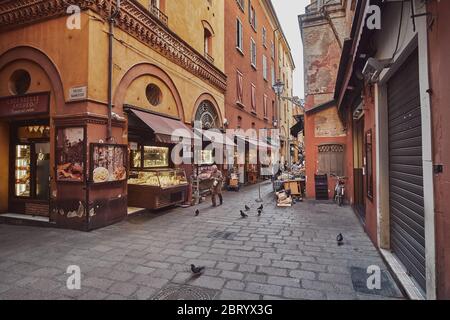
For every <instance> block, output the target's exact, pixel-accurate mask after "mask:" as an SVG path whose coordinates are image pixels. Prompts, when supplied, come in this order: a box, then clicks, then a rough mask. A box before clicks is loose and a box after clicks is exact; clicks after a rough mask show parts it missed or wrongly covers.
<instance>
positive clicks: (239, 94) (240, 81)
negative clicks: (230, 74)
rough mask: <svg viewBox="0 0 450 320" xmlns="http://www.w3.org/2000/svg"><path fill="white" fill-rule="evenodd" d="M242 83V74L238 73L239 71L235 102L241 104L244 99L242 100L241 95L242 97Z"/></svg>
mask: <svg viewBox="0 0 450 320" xmlns="http://www.w3.org/2000/svg"><path fill="white" fill-rule="evenodd" d="M243 82H244V78H243V76H242V73H240V72H239V71H237V81H236V84H237V102H240V103H243V102H244V99H243V95H244V86H243V84H244V83H243Z"/></svg>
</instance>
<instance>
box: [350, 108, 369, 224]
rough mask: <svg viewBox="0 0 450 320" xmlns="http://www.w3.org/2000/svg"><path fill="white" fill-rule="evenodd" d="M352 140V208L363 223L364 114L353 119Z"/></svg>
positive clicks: (364, 212) (364, 215) (364, 214)
mask: <svg viewBox="0 0 450 320" xmlns="http://www.w3.org/2000/svg"><path fill="white" fill-rule="evenodd" d="M353 130H354V134H353V137H354V141H353V148H354V149H353V156H354V159H353V160H354V161H353V163H354V168H353V177H354V184H353V185H354V197H355V201H354V208H355V211H356V212H357V213H358V215H359V217H360V218H361V220H362V221H363V223H365V221H366V208H365V207H366V205H365V197H364V175H365V172H364V116H362V117H360V118H359V119H354V121H353Z"/></svg>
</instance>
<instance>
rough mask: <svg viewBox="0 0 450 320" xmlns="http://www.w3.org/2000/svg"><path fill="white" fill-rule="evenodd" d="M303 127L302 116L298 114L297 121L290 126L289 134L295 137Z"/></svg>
mask: <svg viewBox="0 0 450 320" xmlns="http://www.w3.org/2000/svg"><path fill="white" fill-rule="evenodd" d="M304 128H305V126H304V122H303V116H299V117H298V119H297V123H296V124H295V125H294V126H292V127H291V135H293V136H294V137H297V136H298V134H299V133H300V132H301V131H303V129H304Z"/></svg>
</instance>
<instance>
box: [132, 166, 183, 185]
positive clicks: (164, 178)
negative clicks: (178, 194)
mask: <svg viewBox="0 0 450 320" xmlns="http://www.w3.org/2000/svg"><path fill="white" fill-rule="evenodd" d="M187 183H188V182H187V179H186V174H185V172H184V170H182V169H161V170H157V169H155V170H147V171H131V172H130V177H129V179H128V184H130V185H143V186H154V187H160V188H171V187H178V186H182V185H187Z"/></svg>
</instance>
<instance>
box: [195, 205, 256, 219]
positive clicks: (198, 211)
mask: <svg viewBox="0 0 450 320" xmlns="http://www.w3.org/2000/svg"><path fill="white" fill-rule="evenodd" d="M257 210H258V217H260V216H261V214H262V212H263V210H264V205H260V206H259V207H258V209H257ZM245 211H247V212H248V211H250V207H249V206H247V205H245ZM199 215H200V210H198V209H197V210H195V216H196V217H197V216H199ZM241 218H242V219H245V218H248V214H246V213H245V212H244V211H242V210H241Z"/></svg>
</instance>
